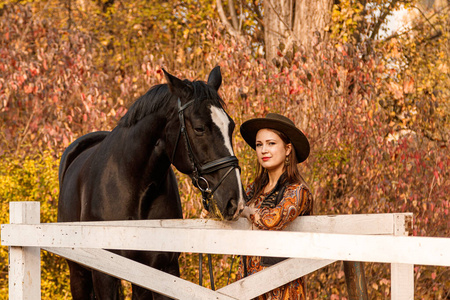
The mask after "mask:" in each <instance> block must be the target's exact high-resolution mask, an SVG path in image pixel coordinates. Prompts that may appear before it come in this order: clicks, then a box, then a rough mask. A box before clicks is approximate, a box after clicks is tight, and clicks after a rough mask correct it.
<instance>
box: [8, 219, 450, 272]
mask: <svg viewBox="0 0 450 300" xmlns="http://www.w3.org/2000/svg"><path fill="white" fill-rule="evenodd" d="M167 237H170V239H168V238H167ZM1 239H2V244H3V245H8V246H17V245H22V246H30V247H56V246H57V247H81V248H104V249H135V250H154V251H176V252H199V253H212V254H238V255H261V256H280V257H293V258H311V259H333V260H350V261H367V262H382V263H403V264H405V263H406V264H422V265H437V266H450V251H448V249H450V239H448V238H433V237H406V236H364V235H350V234H329V233H307V232H285V231H281V232H280V231H255V230H225V229H197V228H145V227H128V226H86V225H84V226H77V225H63V224H60V225H59V226H53V225H46V224H39V225H21V224H18V225H12V224H5V225H2V237H1ZM286 245H289V247H286ZM305 245H308V246H307V247H305Z"/></svg>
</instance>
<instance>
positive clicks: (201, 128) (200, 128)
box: [194, 125, 205, 135]
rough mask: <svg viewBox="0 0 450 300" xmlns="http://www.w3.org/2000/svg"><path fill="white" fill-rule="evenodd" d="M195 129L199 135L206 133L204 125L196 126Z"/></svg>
mask: <svg viewBox="0 0 450 300" xmlns="http://www.w3.org/2000/svg"><path fill="white" fill-rule="evenodd" d="M194 131H195V134H197V135H203V134H204V133H205V126H204V125H201V126H196V127H194Z"/></svg>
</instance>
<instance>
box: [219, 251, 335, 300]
mask: <svg viewBox="0 0 450 300" xmlns="http://www.w3.org/2000/svg"><path fill="white" fill-rule="evenodd" d="M333 262H335V261H334V260H316V259H304V258H291V259H287V260H285V261H282V262H281V263H278V264H276V265H274V266H272V267H270V268H266V269H264V270H262V271H260V272H258V273H256V274H253V275H251V276H248V277H246V278H244V279H241V280H239V281H236V282H234V283H232V284H229V285H227V286H225V287H223V288H221V289H219V290H217V291H218V292H222V293H223V294H226V295H229V296H234V297H236V298H239V299H242V300H245V299H253V298H255V297H257V296H259V295H262V294H264V293H267V292H268V291H271V290H273V289H275V288H277V287H279V286H281V285H283V284H285V283H288V282H291V281H292V280H295V279H297V278H299V277H302V276H305V275H307V274H309V273H312V272H314V271H316V270H318V269H320V268H323V267H325V266H327V265H329V264H331V263H333Z"/></svg>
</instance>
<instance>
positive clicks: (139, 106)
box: [118, 79, 224, 127]
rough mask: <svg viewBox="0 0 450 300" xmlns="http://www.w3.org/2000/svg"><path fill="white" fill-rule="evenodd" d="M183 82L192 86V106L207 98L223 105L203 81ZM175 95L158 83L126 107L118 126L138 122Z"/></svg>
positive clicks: (220, 105) (165, 86)
mask: <svg viewBox="0 0 450 300" xmlns="http://www.w3.org/2000/svg"><path fill="white" fill-rule="evenodd" d="M184 83H186V84H187V85H189V86H190V87H191V88H192V91H193V93H192V96H191V99H195V101H194V108H196V107H198V105H200V104H201V103H202V102H203V101H204V100H208V101H209V102H210V103H211V104H212V105H215V106H219V107H223V106H224V102H223V100H222V99H221V98H220V97H219V95H218V94H217V92H216V90H215V89H214V88H212V87H210V86H209V85H207V84H206V83H205V82H204V81H200V80H198V81H192V82H191V81H189V80H187V79H185V80H184ZM172 97H175V96H174V95H173V94H171V93H170V91H169V87H168V85H167V84H158V85H155V86H153V87H151V88H150V90H148V91H147V93H145V94H144V95H142V96H141V97H139V98H138V99H137V100H136V101H135V102H134V103H133V104H132V105H131V107H130V108H129V109H128V112H127V113H126V114H125V115H124V116H123V117H122V118H121V119H120V121H119V124H118V126H121V127H130V126H133V125H134V124H136V123H137V122H139V121H140V120H141V119H143V118H144V117H146V116H147V115H149V114H151V113H153V112H155V111H158V110H160V109H161V108H162V107H163V106H165V105H167V103H169V101H170V99H171V98H172Z"/></svg>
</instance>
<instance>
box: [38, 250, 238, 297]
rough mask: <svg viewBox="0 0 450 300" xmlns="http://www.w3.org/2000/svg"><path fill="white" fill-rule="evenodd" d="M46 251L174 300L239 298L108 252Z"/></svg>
mask: <svg viewBox="0 0 450 300" xmlns="http://www.w3.org/2000/svg"><path fill="white" fill-rule="evenodd" d="M44 250H47V251H50V252H52V253H55V254H57V255H60V256H62V257H65V258H67V259H69V260H74V261H77V262H78V263H80V264H82V265H85V266H87V267H89V268H93V269H96V270H98V271H101V272H103V273H106V274H109V275H111V276H114V277H117V278H121V279H125V280H127V281H130V282H132V283H134V284H136V285H139V286H141V287H144V288H147V289H150V290H153V291H156V292H158V293H160V294H163V295H166V296H168V297H171V298H174V299H199V300H201V299H204V300H210V299H223V300H231V299H239V298H234V297H230V296H227V295H224V294H222V293H220V292H214V291H212V290H209V289H207V288H204V287H201V286H199V285H197V284H194V283H192V282H190V281H187V280H184V279H181V278H179V277H176V276H173V275H170V274H168V273H165V272H162V271H159V270H156V269H154V268H150V267H148V266H145V265H143V264H140V263H138V262H135V261H133V260H130V259H128V258H125V257H123V256H120V255H117V254H114V253H112V252H109V251H106V250H101V249H89V248H78V249H73V248H51V247H49V248H44Z"/></svg>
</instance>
